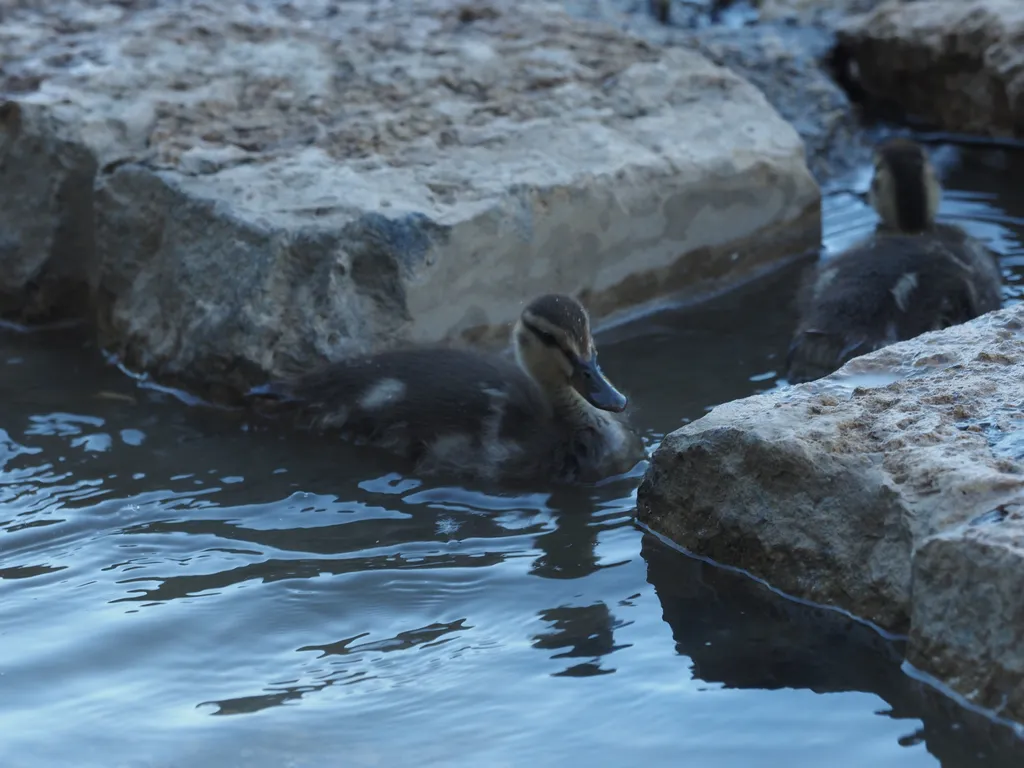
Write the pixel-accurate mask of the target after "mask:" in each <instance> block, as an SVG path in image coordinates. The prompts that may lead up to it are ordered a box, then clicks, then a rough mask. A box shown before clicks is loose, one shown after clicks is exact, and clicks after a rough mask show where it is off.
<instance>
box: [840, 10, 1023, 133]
mask: <svg viewBox="0 0 1024 768" xmlns="http://www.w3.org/2000/svg"><path fill="white" fill-rule="evenodd" d="M838 37H839V45H840V47H841V48H842V49H843V50H844V51H845V54H846V55H847V56H848V57H849V60H850V63H851V65H852V67H853V71H852V72H851V75H852V76H853V77H855V79H856V81H857V84H858V86H859V87H860V88H862V89H863V90H864V92H865V95H866V96H867V98H868V99H870V100H873V101H875V102H878V103H879V104H880V105H882V106H885V107H889V108H892V109H894V110H895V111H898V112H899V113H901V114H904V115H906V116H909V117H915V118H919V119H922V120H925V121H927V122H930V123H933V124H936V125H938V126H941V127H943V128H946V129H949V130H955V131H965V132H975V133H980V134H984V135H993V136H1024V3H1021V2H1020V0H966V2H949V0H918V2H913V3H902V2H893V1H890V2H887V3H885V4H883V5H881V6H879V7H878V8H876V9H875V10H873V11H872V12H870V13H867V14H864V15H861V16H856V17H852V18H850V19H847V20H846V21H845V22H843V23H842V25H841V26H840V28H839V36H838Z"/></svg>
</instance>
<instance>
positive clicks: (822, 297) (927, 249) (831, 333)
mask: <svg viewBox="0 0 1024 768" xmlns="http://www.w3.org/2000/svg"><path fill="white" fill-rule="evenodd" d="M941 197H942V188H941V186H940V184H939V181H938V177H937V175H936V173H935V168H934V167H933V166H932V164H931V161H930V160H929V159H928V156H927V154H926V153H925V151H924V149H923V148H922V147H920V146H919V145H918V144H916V143H914V142H912V141H908V140H906V139H890V140H887V141H885V142H882V143H881V144H879V145H878V147H877V148H876V150H875V169H874V175H873V178H872V180H871V189H870V191H869V192H868V201H869V202H870V203H871V206H872V207H873V208H874V209H875V212H876V213H877V214H878V216H879V219H880V221H879V223H878V226H877V228H876V230H875V232H874V234H873V235H872V236H871V237H869V238H868V239H867V240H866V241H865V242H863V243H861V244H859V245H857V246H854V247H853V248H851V249H850V250H848V251H845V252H844V253H841V254H839V255H837V256H835V257H833V258H831V259H828V260H827V261H823V262H820V263H818V264H816V265H815V267H814V268H813V269H812V270H810V272H809V273H808V275H807V279H805V281H804V284H803V285H802V286H801V289H800V292H799V294H798V304H799V309H800V320H799V323H798V325H797V329H796V333H795V334H794V336H793V339H792V342H791V344H790V348H789V354H788V357H787V369H788V370H787V373H786V378H787V380H788V381H789V382H790V383H791V384H796V383H799V382H803V381H812V380H814V379H817V378H821V377H822V376H827V375H828V374H829V373H832V372H833V371H835V370H836V369H838V368H840V367H841V366H842V365H843V364H845V363H846V362H847V361H849V360H851V359H852V358H854V357H858V356H860V355H863V354H866V353H868V352H871V351H873V350H876V349H880V348H881V347H884V346H887V345H889V344H893V343H895V342H897V341H902V340H904V339H910V338H913V337H915V336H919V335H920V334H922V333H925V332H927V331H933V330H939V329H941V328H946V327H948V326H950V325H957V324H959V323H963V322H966V321H968V320H970V319H972V318H975V317H978V316H979V315H982V314H984V313H986V312H989V311H991V310H993V309H998V308H999V307H1000V306H1002V273H1001V270H1000V268H999V263H998V261H997V260H996V256H995V254H993V253H992V252H991V251H990V250H989V249H988V248H986V247H985V246H984V245H982V244H981V243H979V242H978V241H977V240H975V239H974V238H972V237H970V236H969V235H967V234H966V233H965V232H964V231H963V230H961V229H960V228H959V227H956V226H953V225H949V224H939V223H937V222H936V221H935V215H936V212H937V211H938V208H939V202H940V200H941Z"/></svg>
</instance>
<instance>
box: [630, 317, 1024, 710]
mask: <svg viewBox="0 0 1024 768" xmlns="http://www.w3.org/2000/svg"><path fill="white" fill-rule="evenodd" d="M1021 504H1024V305H1021V304H1018V305H1015V306H1013V307H1010V308H1008V309H1004V310H1000V311H998V312H993V313H990V314H988V315H984V316H982V317H981V318H978V319H977V320H974V321H972V322H970V323H967V324H965V325H962V326H957V327H953V328H949V329H946V330H944V331H940V332H936V333H929V334H925V335H923V336H920V337H918V338H917V339H912V340H910V341H906V342H902V343H899V344H895V345H892V346H890V347H887V348H885V349H882V350H879V351H878V352H875V353H872V354H870V355H866V356H864V357H861V358H857V359H855V360H853V361H851V362H850V363H848V364H847V365H846V366H844V367H843V368H842V369H840V370H839V371H837V372H836V373H835V374H833V375H832V376H829V377H827V378H825V379H821V380H819V381H816V382H812V383H809V384H804V385H800V386H796V387H784V388H780V389H778V390H775V391H773V392H770V393H765V394H762V395H757V396H754V397H750V398H746V399H743V400H738V401H735V402H732V403H727V404H724V405H720V406H718V407H716V408H715V409H714V410H713V411H711V413H709V414H708V415H706V416H704V417H703V418H701V419H699V420H697V421H694V422H692V423H691V424H688V425H686V426H684V427H682V428H681V429H678V430H676V431H675V432H673V433H671V434H670V435H668V436H667V437H666V438H665V440H664V441H663V442H662V444H661V446H660V447H659V448H658V449H657V451H656V452H655V453H654V455H653V457H652V460H651V466H650V468H649V469H648V471H647V473H646V475H645V477H644V480H643V482H642V484H641V486H640V489H639V492H638V501H637V505H638V517H639V519H640V521H641V522H643V523H645V524H647V525H649V526H650V527H651V528H652V529H654V530H657V531H659V532H661V533H664V534H665V535H667V536H669V537H670V538H672V539H673V540H675V541H676V542H678V543H679V544H680V545H682V546H684V547H686V548H687V549H689V550H691V551H693V552H695V553H697V554H699V555H704V556H707V557H710V558H712V559H714V560H716V561H718V562H721V563H725V564H728V565H732V566H737V567H740V568H743V569H745V570H747V571H749V572H751V573H752V574H754V575H756V576H758V577H761V578H764V579H765V580H767V581H768V582H769V583H771V584H772V585H774V586H776V587H778V588H780V589H782V590H784V591H786V592H788V593H790V594H792V595H796V596H798V597H801V598H805V599H809V600H813V601H816V602H820V603H824V604H829V605H833V606H837V607H840V608H843V609H845V610H848V611H850V612H852V613H854V614H855V615H858V616H861V617H863V618H866V619H869V620H871V621H874V622H876V623H878V624H880V625H882V626H884V627H887V628H889V629H891V630H895V631H906V630H907V629H908V628H909V629H910V633H911V652H910V653H911V659H912V660H913V662H914V663H915V664H917V665H919V666H920V667H921V668H922V669H924V670H925V671H928V672H931V673H934V674H936V675H937V676H939V677H941V678H942V679H943V680H946V681H947V682H949V683H950V684H951V685H953V686H954V687H955V688H956V689H957V690H958V691H960V692H961V693H963V694H964V695H966V696H968V697H971V698H973V699H974V700H975V701H976V702H977V703H979V704H981V705H984V706H986V707H995V708H998V707H1000V706H1001V705H1002V704H1003V698H1004V697H1005V699H1006V702H1005V710H1006V711H1008V712H1011V713H1013V715H1014V716H1015V717H1017V718H1018V719H1024V685H1022V684H1021V682H1022V679H1024V678H1022V675H1024V643H1022V642H1021V640H1022V639H1024V637H1022V636H1021V633H1022V632H1024V629H1022V628H1024V591H1022V590H1021V589H1020V574H1021V573H1024V524H1022V522H1021V517H1022V516H1021V511H1020V506H1021Z"/></svg>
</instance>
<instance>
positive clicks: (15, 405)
mask: <svg viewBox="0 0 1024 768" xmlns="http://www.w3.org/2000/svg"><path fill="white" fill-rule="evenodd" d="M959 157H960V156H959V155H956V154H955V153H948V152H947V153H946V155H944V159H943V162H942V163H941V167H942V168H943V169H944V173H945V174H946V178H947V181H948V182H949V183H951V185H952V189H953V191H951V192H950V193H949V194H948V195H947V197H946V200H945V202H944V204H943V208H942V213H943V215H944V216H945V217H947V218H949V219H956V220H958V221H962V222H963V223H965V224H967V225H968V226H969V228H971V230H972V231H973V232H974V233H975V234H977V235H978V236H980V237H983V238H984V239H986V240H987V241H988V242H990V243H992V244H993V246H994V247H996V248H998V249H999V250H1000V252H1001V253H1002V254H1004V256H1003V259H1004V264H1005V265H1006V268H1007V274H1008V279H1009V280H1010V282H1009V284H1008V289H1007V297H1008V300H1019V298H1020V295H1021V294H1020V279H1019V278H1020V275H1022V274H1024V248H1022V246H1021V240H1020V237H1021V234H1022V232H1024V227H1022V226H1021V218H1022V217H1024V199H1022V198H1021V196H1020V194H1021V193H1019V192H1018V191H1016V190H1009V189H1007V190H997V192H995V193H992V192H984V191H979V190H985V189H990V187H991V183H992V179H993V178H994V176H995V174H997V173H998V174H1006V176H1007V178H1011V177H1013V178H1015V177H1016V174H1017V173H1018V172H1019V171H1020V170H1021V169H1019V168H1016V167H1015V164H1019V162H1020V161H1019V159H1015V158H1014V157H1012V156H1010V155H1005V156H1004V155H1002V154H1000V153H997V152H991V153H977V152H973V153H972V154H971V155H970V156H969V157H968V160H969V162H967V163H963V164H961V163H960V161H959V159H958V158H959ZM985 185H988V186H987V187H986V186H985ZM872 224H873V218H872V217H871V216H870V214H869V213H868V212H867V211H866V209H865V208H864V206H863V204H862V203H861V202H860V201H859V199H858V198H857V197H856V196H853V195H845V196H844V195H842V194H837V195H836V196H835V197H834V198H832V199H830V200H828V201H827V203H826V226H827V227H828V231H829V239H828V243H827V244H828V245H829V246H830V247H836V246H837V244H839V243H841V242H844V239H848V238H852V237H856V236H858V235H859V234H862V233H864V232H865V231H867V230H868V229H869V228H870V227H871V226H872ZM801 268H802V265H793V266H792V267H790V268H787V269H786V270H783V271H781V272H779V273H777V274H776V275H773V276H772V277H770V278H768V279H766V280H764V281H762V282H760V283H759V284H758V285H754V286H747V287H745V288H743V289H742V290H739V291H736V292H734V293H732V294H730V295H727V296H724V297H721V298H720V299H718V300H716V301H715V302H713V303H712V304H710V305H708V306H703V307H688V308H678V309H674V310H669V311H664V312H660V313H658V314H657V315H654V316H650V317H647V318H644V319H643V320H640V321H638V322H636V323H634V324H630V325H626V326H620V327H617V328H614V329H611V330H609V331H608V332H607V333H606V334H605V335H604V336H603V338H601V339H599V341H600V343H601V345H602V362H603V364H604V366H605V368H606V370H607V371H608V372H609V374H610V375H611V376H612V377H613V378H614V379H615V381H616V383H621V385H622V386H623V388H624V389H625V390H626V391H628V392H629V393H630V395H631V397H632V399H633V401H634V403H635V404H636V406H637V418H638V421H639V422H640V424H641V426H642V427H643V429H644V430H645V432H646V434H647V438H648V440H649V442H650V443H651V444H652V445H653V444H654V443H655V442H656V441H657V440H659V439H660V438H661V437H662V436H663V435H664V434H665V433H666V432H668V431H670V430H672V429H674V428H675V427H677V426H678V425H679V424H680V423H682V422H683V421H685V420H688V419H693V418H698V417H699V416H700V415H701V414H702V413H704V412H705V411H706V410H707V409H708V408H709V407H711V406H713V405H715V404H717V403H720V402H724V401H726V400H730V399H733V398H736V397H742V396H745V395H748V394H751V393H753V392H757V391H760V390H763V389H766V388H770V387H773V386H775V385H776V382H777V377H778V374H779V373H780V372H781V357H780V355H782V354H783V353H784V349H785V345H786V342H787V341H788V335H789V331H790V328H791V327H792V323H793V321H794V317H793V315H792V307H791V305H790V303H789V297H790V295H791V292H792V287H793V285H794V281H795V279H796V275H797V274H798V272H799V269H801ZM0 367H2V368H3V372H4V377H3V379H2V381H3V386H4V387H5V388H6V391H5V393H4V394H5V396H4V397H3V398H2V399H0V466H2V471H0V500H2V509H0V553H2V555H0V659H2V661H0V681H2V686H3V690H4V692H5V694H6V695H5V696H4V697H3V702H2V703H0V723H2V724H3V726H4V734H5V738H4V739H3V741H2V742H0V765H4V766H39V765H75V766H110V765H140V766H141V765H146V766H177V765H185V764H190V765H191V764H194V765H197V766H225V765H245V766H279V765H294V766H313V765H316V766H321V765H324V764H332V765H333V764H340V765H346V766H348V765H352V766H362V765H367V766H370V765H377V766H379V765H406V764H422V765H434V764H436V765H457V766H462V765H465V766H478V765H499V766H500V765H523V764H530V765H537V766H548V765H550V766H556V765H558V766H561V765H564V764H565V763H566V762H567V761H568V760H573V761H577V760H578V761H584V762H586V763H588V764H591V765H601V766H603V765H609V766H613V765H633V764H640V765H668V764H673V765H675V764H680V763H685V764H693V765H714V766H724V767H726V768H730V767H731V766H736V767H737V768H738V767H739V766H743V768H748V767H749V766H776V765H777V766H818V765H825V764H829V765H837V766H858V767H859V766H865V765H871V766H897V767H899V768H904V767H906V766H935V765H940V764H941V765H943V766H947V767H956V768H960V767H961V766H962V767H965V768H966V767H968V766H969V767H971V768H974V767H975V766H1010V765H1021V764H1024V763H1022V762H1021V761H1022V759H1024V751H1022V748H1021V745H1020V743H1019V742H1017V741H1016V740H1015V739H1014V737H1013V735H1012V734H1011V733H1010V732H1009V731H1008V730H1007V729H1005V728H1000V727H995V726H992V725H991V724H989V723H988V722H987V721H985V720H983V719H981V718H979V717H977V716H975V715H971V714H969V713H966V712H964V711H962V710H960V709H959V708H958V707H956V706H955V705H954V704H953V703H952V702H950V701H949V700H948V699H945V698H942V697H941V696H938V695H937V694H935V693H934V692H931V691H930V690H929V689H928V688H926V687H924V686H922V685H921V684H919V683H917V682H915V681H914V680H911V679H910V678H908V677H907V676H906V675H904V674H903V673H902V672H901V670H900V658H901V655H900V654H901V648H900V647H899V646H898V645H896V644H893V643H890V642H889V641H886V640H883V639H882V638H881V637H879V636H878V635H876V634H874V633H872V632H871V631H869V630H868V629H866V628H864V627H862V626H860V625H858V624H856V623H853V622H851V621H849V620H847V619H845V618H843V617H841V616H837V615H835V614H832V613H829V612H823V611H820V610H815V609H812V608H808V607H806V606H801V605H797V604H794V603H792V602H788V601H785V600H782V599H780V598H778V597H776V596H774V595H772V594H771V593H770V592H768V591H767V590H765V589H763V588H762V587H760V586H758V585H756V584H755V583H753V582H750V581H749V580H745V579H743V578H741V577H739V576H737V575H735V574H732V573H728V572H725V571H723V570H720V569H716V568H712V567H710V566H708V565H706V564H703V563H700V562H698V561H694V560H690V559H687V558H685V557H683V556H682V555H681V554H680V553H678V552H676V551H674V550H672V549H670V548H668V547H666V546H664V545H663V544H661V543H659V542H658V541H657V540H655V539H654V538H652V537H649V536H645V535H644V534H642V533H641V532H639V531H638V530H637V529H636V528H635V527H634V526H633V524H632V520H631V515H632V510H633V500H634V488H635V485H636V483H637V481H638V477H639V474H640V473H641V472H642V469H643V468H642V467H640V468H638V470H637V471H636V472H634V473H633V475H632V476H631V477H626V478H620V479H616V480H614V481H611V482H608V483H605V484H602V485H600V486H599V487H596V488H579V489H559V490H557V491H533V492H509V491H506V492H497V491H495V489H492V488H485V487H454V486H450V485H446V484H444V483H439V482H423V481H421V480H419V479H416V478H412V477H406V476H403V475H400V474H397V473H396V472H395V468H394V466H393V465H392V464H391V463H390V462H389V461H388V460H387V458H386V457H382V456H378V455H370V454H367V453H365V452H360V451H357V450H354V449H351V448H349V447H347V446H345V445H343V444H340V443H337V442H335V441H332V440H329V439H326V438H319V439H318V438H312V437H308V436H296V435H281V434H278V433H275V432H272V431H269V430H268V429H267V428H266V427H264V426H257V425H255V424H252V423H250V422H249V421H248V420H247V419H246V418H245V416H244V415H243V414H240V413H235V412H228V411H216V410H210V409H201V408H188V407H185V406H184V405H182V404H181V403H180V402H178V401H177V400H176V399H175V398H173V397H171V396H170V395H168V394H167V393H165V392H161V391H159V390H155V389H146V388H140V387H139V386H137V385H136V383H135V382H134V381H133V380H131V379H129V378H127V377H125V376H123V375H122V374H120V373H119V372H118V371H117V370H116V369H114V368H113V367H110V366H105V365H103V364H102V360H101V356H100V355H99V353H98V352H97V350H95V349H93V348H92V347H91V346H90V345H89V344H87V343H84V342H82V341H81V340H79V339H77V338H76V337H75V336H74V335H72V334H70V333H68V332H66V331H63V332H60V333H53V334H32V335H27V336H26V335H18V334H13V333H6V334H5V335H4V336H3V337H0ZM1011 448H1012V446H1011Z"/></svg>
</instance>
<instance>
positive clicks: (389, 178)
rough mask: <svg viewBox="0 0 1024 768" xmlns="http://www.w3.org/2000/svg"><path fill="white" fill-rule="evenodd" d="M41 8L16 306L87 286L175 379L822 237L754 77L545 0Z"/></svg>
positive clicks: (16, 246)
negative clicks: (575, 15)
mask: <svg viewBox="0 0 1024 768" xmlns="http://www.w3.org/2000/svg"><path fill="white" fill-rule="evenodd" d="M42 7H43V9H44V10H42V11H39V10H24V9H22V10H13V11H9V12H6V11H5V13H6V15H5V19H4V27H3V30H2V31H0V36H2V37H0V41H2V46H3V47H2V48H0V51H3V54H2V55H3V59H4V60H3V64H4V72H6V73H13V74H9V75H8V82H7V83H6V86H5V87H6V89H7V91H8V101H7V102H6V103H5V106H3V107H2V109H3V113H2V114H4V115H5V116H7V117H6V118H5V120H4V121H3V125H4V126H5V132H4V133H3V134H2V136H3V139H2V141H0V151H2V153H3V156H4V160H3V164H2V166H0V273H2V276H3V281H2V283H0V287H2V288H3V295H4V297H5V303H4V305H3V307H2V308H3V309H4V310H5V312H6V313H7V315H8V316H12V315H14V316H17V315H23V314H30V313H35V314H46V313H47V312H49V313H60V312H62V311H69V310H70V309H72V305H70V304H68V303H67V302H66V301H65V300H64V299H63V298H61V296H63V295H64V294H63V293H61V292H60V291H57V290H56V289H54V288H52V287H51V284H54V285H56V284H58V283H57V278H58V277H59V278H60V279H61V280H62V281H63V282H59V285H61V286H64V285H67V284H68V280H71V281H72V282H73V283H74V284H75V285H76V286H77V287H78V289H79V293H80V294H81V293H82V290H83V288H85V287H87V288H88V289H89V292H90V296H91V299H92V301H93V302H94V304H95V307H96V311H97V313H98V326H99V331H100V334H101V338H102V341H103V343H104V344H105V345H107V346H109V347H110V348H111V349H112V350H113V351H114V352H116V353H117V354H118V355H120V356H122V357H123V358H125V359H126V360H127V362H128V363H129V364H130V365H132V366H137V367H141V368H144V369H147V370H150V371H153V372H156V373H157V374H158V375H160V376H162V377H164V379H165V380H170V381H178V382H180V383H185V384H187V385H191V386H200V387H202V388H204V389H205V388H207V387H210V386H215V385H225V386H227V387H228V388H229V389H230V390H235V389H238V388H241V387H245V386H248V384H250V383H251V382H252V381H253V380H255V379H261V378H263V377H264V376H266V375H271V376H276V375H281V374H282V373H285V372H287V371H289V370H293V369H295V368H305V367H308V366H309V365H311V364H313V363H314V362H319V361H321V360H323V359H336V358H340V357H344V356H347V355H350V354H353V353H359V352H365V351H371V350H376V349H381V348H385V347H388V346H392V345H395V344H400V343H404V342H407V341H416V342H420V341H451V340H462V339H466V340H481V339H485V338H489V337H491V336H493V335H494V334H495V333H497V332H499V331H501V332H502V333H503V332H504V329H505V327H506V324H507V323H508V322H510V321H511V320H512V319H514V317H515V316H516V315H517V314H518V312H519V311H520V309H521V305H522V302H523V301H524V300H527V299H529V298H532V297H533V296H535V295H537V294H539V293H542V292H549V291H559V292H568V293H577V294H579V295H581V297H582V298H583V299H584V301H585V302H586V303H587V305H588V308H589V309H590V310H591V311H592V312H593V313H594V314H595V315H596V316H597V317H598V318H600V317H601V316H604V315H606V314H608V313H609V312H611V311H613V310H615V309H617V308H619V307H627V306H630V305H632V304H636V303H639V302H643V301H646V300H648V299H651V298H654V297H655V296H657V295H659V294H661V293H664V292H668V291H674V290H680V289H687V290H690V291H693V292H699V291H701V290H704V289H717V288H720V287H722V285H723V284H726V283H729V282H732V281H736V280H738V279H740V278H741V277H742V276H744V275H748V274H750V273H752V271H754V270H757V269H760V268H762V267H764V266H766V265H768V264H770V263H772V262H773V261H776V260H778V259H780V258H783V257H787V256H790V255H792V254H793V253H795V252H798V251H801V250H804V249H807V248H810V247H815V246H816V244H817V242H818V240H819V237H820V212H819V205H818V203H819V192H818V188H817V185H816V183H815V181H814V180H813V178H812V177H811V175H810V173H809V172H808V169H807V167H806V165H805V163H804V159H803V154H804V153H803V144H802V142H801V140H800V138H799V136H798V135H797V133H796V132H795V131H794V130H793V128H792V127H791V126H789V125H788V124H787V123H786V122H785V121H784V120H783V119H782V118H781V117H780V116H779V115H778V114H777V113H776V112H775V111H774V110H773V109H772V107H771V106H770V105H769V104H768V103H767V102H766V101H765V99H764V97H763V96H762V95H761V93H760V92H759V91H758V90H757V89H756V88H754V87H753V86H752V85H750V84H749V83H748V82H746V81H745V80H743V79H742V78H740V77H738V76H736V75H735V74H733V73H732V72H730V71H728V70H727V69H724V68H721V67H718V66H715V65H714V64H712V63H710V62H709V61H707V60H706V59H705V58H703V57H701V56H700V55H698V54H696V53H693V52H689V51H684V50H670V51H660V50H658V49H656V48H654V47H652V46H651V45H649V44H647V43H645V42H643V41H642V40H640V39H638V38H636V37H632V36H629V35H627V34H624V33H621V32H618V31H615V30H613V29H609V28H608V27H606V26H603V25H596V24H591V23H588V22H584V21H581V20H578V19H573V18H571V17H569V16H567V15H565V14H564V13H563V12H561V11H560V10H559V9H558V7H557V6H556V5H553V4H550V3H546V2H543V1H542V0H531V1H530V2H526V3H523V2H517V3H511V2H500V3H499V2H495V3H460V2H455V1H454V0H406V1H404V2H401V3H398V2H395V3H369V2H366V3H360V2H353V3H345V4H344V5H343V6H338V5H337V4H336V3H333V2H329V1H328V0H298V1H297V2H291V3H288V4H284V5H279V4H249V5H244V4H243V5H238V4H205V3H203V2H201V1H200V0H185V1H184V2H179V3H174V4H173V5H172V6H168V7H164V6H163V4H155V3H123V2H110V3H99V4H97V3H90V4H84V3H80V4H74V3H61V4H57V3H50V4H43V5H42ZM15 75H17V78H18V83H19V84H20V85H18V89H20V90H18V92H14V91H15V90H16V89H15V85H14V84H12V83H13V81H11V77H14V76H15ZM12 115H13V116H16V119H13V118H11V116H12ZM15 124H16V128H11V127H10V126H11V125H15ZM94 181H95V187H94ZM94 190H95V191H94ZM93 212H94V214H95V215H94V216H93V215H90V214H91V213H93ZM32 286H35V289H34V292H32V293H30V288H32ZM19 299H21V301H20V302H19ZM30 299H31V300H32V301H31V302H30ZM33 302H34V303H33ZM74 308H75V309H77V307H74Z"/></svg>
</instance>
